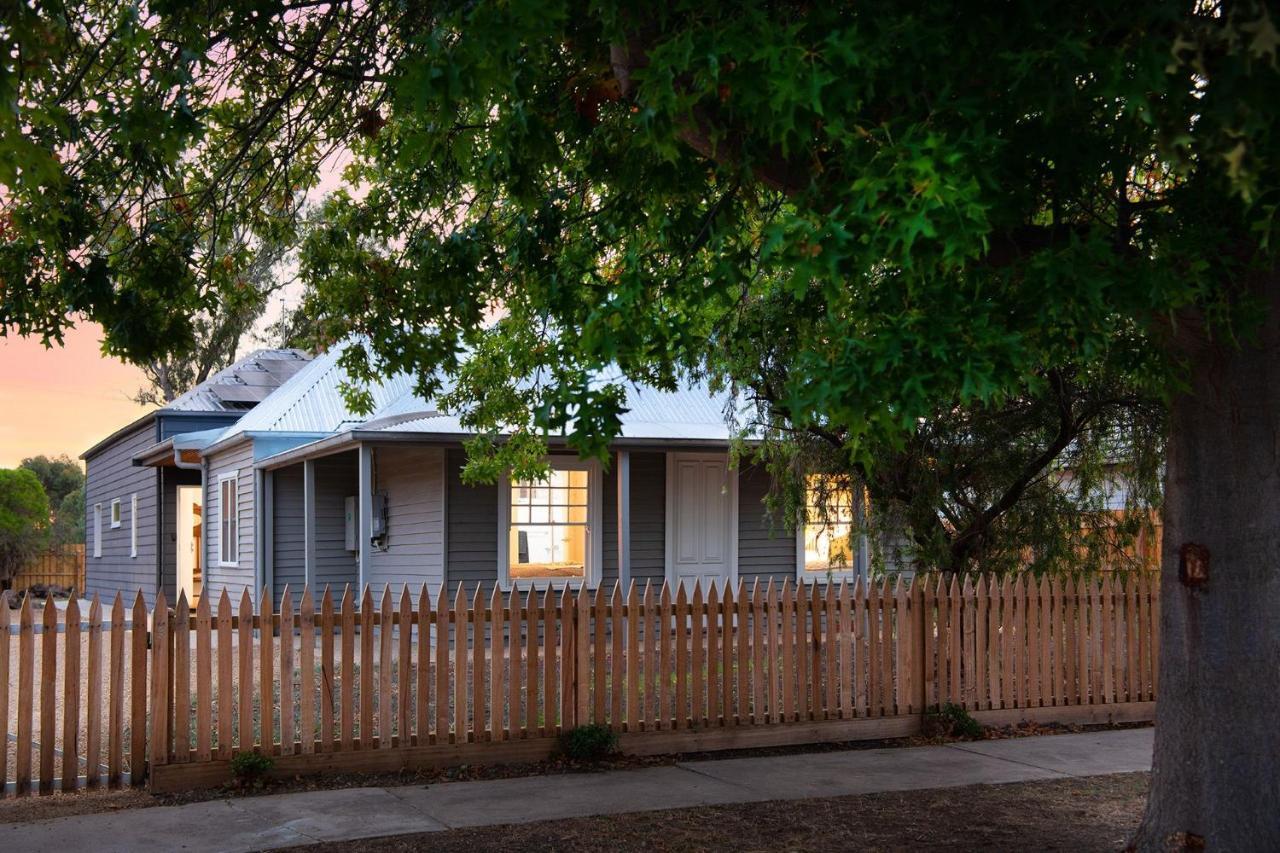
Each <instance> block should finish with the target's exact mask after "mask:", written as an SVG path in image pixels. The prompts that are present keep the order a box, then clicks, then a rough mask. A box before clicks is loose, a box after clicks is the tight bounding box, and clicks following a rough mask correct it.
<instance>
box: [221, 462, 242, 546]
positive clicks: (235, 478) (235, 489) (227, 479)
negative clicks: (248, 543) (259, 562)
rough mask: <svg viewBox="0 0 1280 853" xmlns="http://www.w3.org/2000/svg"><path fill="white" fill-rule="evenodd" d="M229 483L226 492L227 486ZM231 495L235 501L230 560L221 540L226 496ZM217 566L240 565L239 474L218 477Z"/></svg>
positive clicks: (224, 527) (224, 519)
mask: <svg viewBox="0 0 1280 853" xmlns="http://www.w3.org/2000/svg"><path fill="white" fill-rule="evenodd" d="M228 483H230V484H231V486H230V490H229V491H228V487H227V484H228ZM228 494H231V495H232V496H233V497H234V499H235V513H234V518H235V531H234V535H235V541H234V542H232V543H230V544H231V559H227V555H226V553H224V552H225V550H226V549H225V548H224V545H223V539H224V538H226V519H227V518H228V515H227V500H226V496H227V495H228ZM218 565H219V566H232V567H234V566H238V565H240V472H239V471H236V472H233V473H230V474H223V475H221V476H220V477H218Z"/></svg>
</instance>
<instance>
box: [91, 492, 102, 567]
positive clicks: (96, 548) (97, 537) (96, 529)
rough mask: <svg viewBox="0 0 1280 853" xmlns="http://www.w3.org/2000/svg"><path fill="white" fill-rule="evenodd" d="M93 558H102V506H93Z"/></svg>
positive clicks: (98, 504) (97, 504)
mask: <svg viewBox="0 0 1280 853" xmlns="http://www.w3.org/2000/svg"><path fill="white" fill-rule="evenodd" d="M93 556H95V557H101V556H102V504H100V503H96V504H94V505H93Z"/></svg>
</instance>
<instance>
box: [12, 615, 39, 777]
mask: <svg viewBox="0 0 1280 853" xmlns="http://www.w3.org/2000/svg"><path fill="white" fill-rule="evenodd" d="M19 609H20V610H21V611H22V612H21V613H19V614H18V720H17V723H18V724H17V730H18V737H17V740H16V741H15V743H14V760H13V767H14V772H15V774H16V775H15V779H16V788H17V794H18V796H19V797H25V796H27V795H28V794H30V793H31V751H32V748H33V740H34V737H33V734H32V730H31V729H32V725H33V719H32V717H33V714H34V713H35V706H34V703H35V698H34V692H35V688H36V679H35V659H36V642H35V612H34V609H33V607H32V604H31V595H30V593H27V594H24V595H23V596H22V604H21V605H20V606H19ZM6 731H7V730H6Z"/></svg>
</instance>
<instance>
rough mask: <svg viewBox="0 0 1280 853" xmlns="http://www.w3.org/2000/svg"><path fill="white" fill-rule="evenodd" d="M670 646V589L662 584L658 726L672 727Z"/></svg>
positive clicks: (659, 610)
mask: <svg viewBox="0 0 1280 853" xmlns="http://www.w3.org/2000/svg"><path fill="white" fill-rule="evenodd" d="M673 651H674V650H673V649H672V648H671V589H670V587H668V586H667V585H666V584H663V585H662V593H661V595H660V596H659V599H658V657H659V662H658V713H657V716H656V720H657V724H658V727H659V728H663V729H667V728H674V725H673V721H672V712H671V678H672V675H673V672H674V670H673V667H674V665H675V664H674V661H673V660H672V652H673Z"/></svg>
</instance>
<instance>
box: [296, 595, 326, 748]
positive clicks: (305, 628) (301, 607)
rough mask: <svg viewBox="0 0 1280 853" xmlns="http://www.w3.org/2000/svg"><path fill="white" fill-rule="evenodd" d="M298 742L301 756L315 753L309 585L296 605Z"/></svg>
mask: <svg viewBox="0 0 1280 853" xmlns="http://www.w3.org/2000/svg"><path fill="white" fill-rule="evenodd" d="M322 618H323V617H322ZM322 630H323V628H322ZM330 633H332V628H330ZM298 740H299V741H300V743H301V749H302V754H303V755H311V754H312V753H314V752H315V750H316V602H315V597H314V595H313V594H312V592H311V587H310V586H304V587H303V588H302V599H301V601H300V602H299V604H298Z"/></svg>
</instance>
